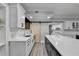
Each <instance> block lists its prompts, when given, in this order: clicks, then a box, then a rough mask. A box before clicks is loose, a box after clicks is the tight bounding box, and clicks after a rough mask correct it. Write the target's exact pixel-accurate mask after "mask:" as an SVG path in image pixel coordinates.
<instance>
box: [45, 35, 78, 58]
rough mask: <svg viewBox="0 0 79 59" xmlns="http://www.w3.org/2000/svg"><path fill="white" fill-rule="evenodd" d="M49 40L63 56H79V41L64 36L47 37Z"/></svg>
mask: <svg viewBox="0 0 79 59" xmlns="http://www.w3.org/2000/svg"><path fill="white" fill-rule="evenodd" d="M46 37H47V38H48V40H49V41H50V42H51V43H52V44H53V46H54V47H55V48H56V49H57V50H58V52H59V53H60V54H61V55H63V56H79V40H77V39H73V38H70V37H65V36H62V35H46Z"/></svg>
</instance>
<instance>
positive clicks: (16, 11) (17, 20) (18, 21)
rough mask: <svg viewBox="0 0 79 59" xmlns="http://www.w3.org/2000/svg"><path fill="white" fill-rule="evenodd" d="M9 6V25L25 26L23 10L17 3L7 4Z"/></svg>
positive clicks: (13, 26)
mask: <svg viewBox="0 0 79 59" xmlns="http://www.w3.org/2000/svg"><path fill="white" fill-rule="evenodd" d="M9 7H10V12H9V13H10V27H11V28H25V10H24V8H23V7H22V6H21V4H19V3H17V4H16V3H12V4H9Z"/></svg>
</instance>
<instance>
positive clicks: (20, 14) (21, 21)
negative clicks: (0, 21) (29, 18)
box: [17, 4, 25, 28]
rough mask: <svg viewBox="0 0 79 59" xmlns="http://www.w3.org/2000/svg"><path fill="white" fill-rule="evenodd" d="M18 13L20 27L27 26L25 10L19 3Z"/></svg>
mask: <svg viewBox="0 0 79 59" xmlns="http://www.w3.org/2000/svg"><path fill="white" fill-rule="evenodd" d="M17 11H18V12H17V14H18V23H17V25H18V27H19V28H25V10H24V8H23V7H22V6H21V5H20V4H17Z"/></svg>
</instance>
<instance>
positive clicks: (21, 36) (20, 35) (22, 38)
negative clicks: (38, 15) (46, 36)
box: [8, 30, 34, 41]
mask: <svg viewBox="0 0 79 59" xmlns="http://www.w3.org/2000/svg"><path fill="white" fill-rule="evenodd" d="M29 35H30V36H29V37H25V36H24V30H20V31H18V32H17V34H15V36H14V37H11V38H10V39H9V40H8V41H27V40H28V39H30V38H33V36H34V34H32V33H31V34H29Z"/></svg>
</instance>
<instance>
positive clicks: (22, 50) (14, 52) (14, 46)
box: [9, 42, 26, 56]
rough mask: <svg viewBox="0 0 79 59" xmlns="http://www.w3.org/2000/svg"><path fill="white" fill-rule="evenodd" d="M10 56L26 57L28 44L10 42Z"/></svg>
mask: <svg viewBox="0 0 79 59" xmlns="http://www.w3.org/2000/svg"><path fill="white" fill-rule="evenodd" d="M9 55H10V56H25V55H26V42H9Z"/></svg>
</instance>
